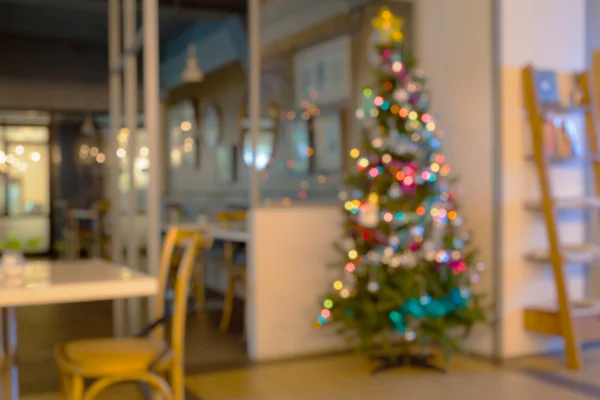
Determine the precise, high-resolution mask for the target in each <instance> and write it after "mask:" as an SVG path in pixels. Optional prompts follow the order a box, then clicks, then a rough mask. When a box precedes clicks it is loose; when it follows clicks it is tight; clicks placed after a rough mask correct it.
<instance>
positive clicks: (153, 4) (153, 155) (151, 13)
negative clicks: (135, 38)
mask: <svg viewBox="0 0 600 400" xmlns="http://www.w3.org/2000/svg"><path fill="white" fill-rule="evenodd" d="M142 7H143V33H144V36H143V37H144V113H145V117H146V118H145V120H146V130H147V132H148V139H149V140H148V141H149V143H148V148H149V150H150V160H151V162H150V184H149V188H148V211H147V215H148V260H147V263H148V272H149V273H150V274H152V275H154V276H157V275H158V269H159V264H160V245H161V234H160V233H161V232H160V231H161V227H160V221H161V218H160V198H161V183H162V176H161V171H162V165H161V164H162V156H161V147H162V146H161V135H160V131H161V121H160V116H161V108H160V83H159V66H160V64H159V33H158V1H157V0H144V2H143V6H142ZM152 303H153V302H152V301H150V304H149V306H150V307H151V310H152V306H153V304H152ZM150 312H152V311H150Z"/></svg>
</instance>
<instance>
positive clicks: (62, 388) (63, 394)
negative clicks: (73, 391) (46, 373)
mask: <svg viewBox="0 0 600 400" xmlns="http://www.w3.org/2000/svg"><path fill="white" fill-rule="evenodd" d="M58 377H59V382H58V383H59V391H58V395H59V397H58V398H59V399H61V400H68V399H69V391H70V388H71V380H70V379H69V374H68V373H67V372H65V371H64V370H63V369H62V368H59V369H58Z"/></svg>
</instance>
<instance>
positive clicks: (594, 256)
mask: <svg viewBox="0 0 600 400" xmlns="http://www.w3.org/2000/svg"><path fill="white" fill-rule="evenodd" d="M522 79H523V91H524V99H525V106H526V108H527V111H528V114H529V122H530V127H531V134H532V147H533V161H534V163H535V167H536V170H537V174H538V178H539V183H540V192H541V201H540V203H539V204H538V205H537V207H534V206H532V205H529V206H528V207H527V208H528V209H529V210H535V209H536V210H537V211H541V213H542V214H543V217H544V220H545V224H546V228H547V233H548V251H547V252H542V253H540V252H538V253H534V254H530V255H528V256H527V259H528V260H530V261H534V262H544V263H549V264H550V265H551V266H552V269H553V272H554V279H555V284H556V294H557V303H558V304H556V305H549V306H548V307H542V306H534V307H528V308H526V309H525V310H524V322H525V329H526V330H528V331H531V332H535V333H540V334H547V335H555V336H562V337H563V339H564V343H565V356H566V364H567V367H568V368H569V369H580V368H581V366H582V360H581V344H582V343H583V342H585V341H588V340H598V339H600V303H596V302H594V301H578V302H574V301H572V300H571V298H570V296H569V293H568V290H567V279H568V278H567V276H566V271H565V265H566V264H569V263H592V262H595V261H600V248H594V247H590V246H582V247H578V248H568V247H566V246H563V245H562V244H561V241H560V237H559V236H560V235H559V230H558V225H557V214H558V212H559V211H561V210H564V209H583V210H587V211H591V210H592V209H596V210H600V199H599V198H598V197H597V196H599V195H600V152H599V150H598V138H597V136H596V129H594V128H595V126H597V125H596V124H597V123H598V120H597V113H598V111H599V110H598V106H599V104H600V101H599V98H598V95H599V94H600V52H595V54H594V55H593V61H592V67H591V69H590V71H586V72H583V73H581V74H578V75H577V81H578V82H577V83H578V85H579V86H580V88H581V92H582V93H581V97H582V99H581V104H580V105H578V106H576V107H571V108H563V107H560V106H557V105H556V104H543V102H542V101H541V99H540V96H539V95H538V92H539V90H538V88H537V84H536V71H535V70H534V68H533V67H532V66H528V67H526V68H524V69H523V75H522ZM578 111H580V112H583V114H584V116H585V129H586V136H587V145H588V148H589V151H588V152H587V153H588V154H587V155H584V156H583V158H582V159H581V160H580V161H581V162H582V163H591V173H592V174H593V186H594V196H593V197H586V198H582V199H570V200H565V199H562V200H561V199H556V198H555V197H554V195H553V191H552V185H551V182H550V173H549V167H550V165H551V164H553V163H554V162H555V161H556V159H555V158H553V157H551V156H549V155H548V154H547V153H546V143H545V137H544V136H545V135H544V125H545V123H546V118H545V117H546V116H547V114H548V113H552V112H554V113H561V114H567V113H573V112H578ZM582 165H584V164H582Z"/></svg>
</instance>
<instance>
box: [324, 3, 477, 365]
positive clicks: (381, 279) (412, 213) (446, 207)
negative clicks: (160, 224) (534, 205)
mask: <svg viewBox="0 0 600 400" xmlns="http://www.w3.org/2000/svg"><path fill="white" fill-rule="evenodd" d="M402 25H403V23H402V20H401V19H400V18H398V17H396V16H394V15H393V14H392V13H391V12H390V10H389V9H387V8H383V9H382V10H381V12H380V13H379V15H378V16H377V17H376V18H375V19H374V20H373V27H374V31H373V35H372V36H371V40H372V42H373V43H372V52H373V53H375V54H376V63H375V64H376V67H377V69H378V76H377V77H376V81H377V82H379V84H378V86H377V87H371V88H365V89H364V90H363V102H362V105H361V107H360V108H359V109H358V110H357V111H356V117H357V118H358V119H359V120H361V121H362V122H363V126H364V131H365V135H364V136H365V140H364V143H363V146H362V149H357V148H355V149H351V150H350V153H349V155H350V157H351V159H352V161H353V163H354V167H355V168H354V169H353V170H352V171H351V172H350V174H349V176H348V177H347V180H346V183H347V186H348V187H347V188H346V189H345V190H344V191H343V192H342V193H340V200H341V201H342V202H343V206H344V210H345V213H346V214H345V215H346V223H345V225H344V226H345V227H346V231H345V238H344V239H343V240H341V241H340V243H341V244H340V245H338V248H339V249H340V250H341V257H342V262H341V265H342V266H343V268H342V271H341V275H342V276H343V278H340V279H339V280H337V281H336V282H335V283H334V285H333V291H332V292H330V293H329V295H328V296H327V297H326V299H325V300H324V302H323V308H322V311H321V312H320V314H319V317H318V318H317V321H316V323H315V326H323V325H325V324H327V323H330V322H331V323H336V324H338V325H340V327H341V329H342V331H344V332H345V331H348V332H352V333H353V335H352V337H355V338H356V340H357V341H358V343H357V345H358V346H359V347H360V348H361V349H363V350H366V351H367V352H368V353H369V354H370V355H371V356H373V357H375V356H379V355H381V353H382V352H386V357H385V360H386V366H393V365H394V362H395V361H398V360H403V361H408V362H412V363H413V364H416V365H421V366H427V367H432V364H431V362H430V360H429V359H428V358H427V357H425V356H423V355H422V354H421V353H419V351H421V350H422V349H423V348H425V349H426V350H429V349H430V348H431V347H432V346H436V345H439V346H440V347H442V348H444V349H445V350H446V351H447V353H448V355H450V353H451V352H452V350H455V349H457V348H458V347H459V344H460V343H459V340H460V339H459V338H457V337H454V336H453V332H456V328H460V327H463V328H465V330H466V331H467V332H468V331H470V328H471V327H472V326H473V325H474V324H476V323H478V322H480V321H483V320H484V319H485V317H484V312H483V308H482V306H481V301H480V296H479V295H477V294H475V293H474V292H473V291H472V290H471V285H472V284H473V283H476V282H478V281H479V279H480V269H481V267H480V264H477V263H476V262H475V258H474V256H475V251H474V250H475V249H474V248H473V246H472V245H471V244H470V241H469V239H470V236H469V235H468V233H467V232H466V230H465V226H464V221H463V218H462V217H461V216H460V215H459V213H458V204H457V201H456V195H455V193H454V192H453V191H452V190H451V187H450V180H449V173H450V167H449V166H448V165H447V164H446V159H445V158H444V156H443V155H442V154H441V152H440V147H441V142H440V139H441V136H442V135H441V133H440V131H439V128H438V126H437V125H436V123H435V119H434V118H433V116H432V114H431V111H430V110H429V101H428V95H427V94H426V91H425V90H426V85H425V77H424V73H423V71H422V70H420V69H419V68H417V66H416V61H415V59H414V57H413V56H412V54H411V53H410V52H409V51H408V48H407V46H406V45H405V43H404V42H403V34H402ZM390 332H396V333H397V339H398V340H401V341H405V342H406V346H403V347H402V350H401V353H397V350H394V348H393V347H392V346H384V347H380V346H378V345H377V344H381V343H385V342H386V341H387V340H388V338H389V335H390ZM413 344H418V346H412V345H413Z"/></svg>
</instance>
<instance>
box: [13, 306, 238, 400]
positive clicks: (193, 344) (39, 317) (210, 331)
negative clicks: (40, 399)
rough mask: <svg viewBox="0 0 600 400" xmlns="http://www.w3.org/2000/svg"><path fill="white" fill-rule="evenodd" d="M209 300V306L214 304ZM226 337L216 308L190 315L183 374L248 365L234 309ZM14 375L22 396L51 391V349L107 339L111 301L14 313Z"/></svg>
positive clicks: (53, 376)
mask: <svg viewBox="0 0 600 400" xmlns="http://www.w3.org/2000/svg"><path fill="white" fill-rule="evenodd" d="M221 302H222V300H220V299H219V298H218V297H214V296H210V298H209V301H208V303H209V306H210V305H211V304H212V305H217V306H218V305H219V304H220V303H221ZM221 304H222V303H221ZM211 309H212V311H211ZM236 309H237V310H238V312H236V313H234V317H233V322H232V329H231V331H232V333H231V334H229V335H223V334H221V333H220V332H219V331H218V330H217V328H216V326H217V325H218V319H219V318H220V310H219V309H215V307H214V306H213V307H209V311H208V312H204V313H198V314H196V315H191V316H190V317H189V318H188V328H187V333H186V372H188V373H194V372H203V371H216V370H222V369H229V368H239V367H243V366H247V365H248V364H249V362H248V359H247V356H246V351H245V345H244V344H243V343H242V341H241V340H240V337H241V331H242V321H243V317H242V313H241V312H240V311H239V310H241V307H239V306H238V307H236ZM17 318H18V326H19V349H18V358H19V366H20V368H19V371H20V382H21V392H22V393H23V395H27V394H37V393H48V392H53V391H56V389H57V387H58V375H57V370H56V366H55V364H54V359H53V355H52V351H53V347H54V345H55V344H57V343H61V342H64V341H68V340H73V339H82V338H92V337H103V336H112V303H111V302H109V301H105V302H92V303H79V304H60V305H51V306H36V307H23V308H20V309H18V315H17Z"/></svg>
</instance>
